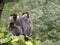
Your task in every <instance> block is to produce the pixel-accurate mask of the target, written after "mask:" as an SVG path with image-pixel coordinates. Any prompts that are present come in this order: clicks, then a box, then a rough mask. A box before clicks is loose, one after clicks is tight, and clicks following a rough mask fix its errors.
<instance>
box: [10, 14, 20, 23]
mask: <svg viewBox="0 0 60 45" xmlns="http://www.w3.org/2000/svg"><path fill="white" fill-rule="evenodd" d="M16 20H19V16H18V15H12V16H10V17H9V22H10V23H11V22H14V21H16Z"/></svg>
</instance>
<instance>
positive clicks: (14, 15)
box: [11, 13, 19, 20]
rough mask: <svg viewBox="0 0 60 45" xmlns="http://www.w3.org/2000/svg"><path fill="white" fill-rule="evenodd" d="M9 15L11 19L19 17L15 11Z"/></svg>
mask: <svg viewBox="0 0 60 45" xmlns="http://www.w3.org/2000/svg"><path fill="white" fill-rule="evenodd" d="M11 17H13V20H16V19H18V18H19V16H18V15H17V14H16V13H13V14H12V15H11Z"/></svg>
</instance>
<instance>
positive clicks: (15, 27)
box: [8, 13, 23, 36]
mask: <svg viewBox="0 0 60 45" xmlns="http://www.w3.org/2000/svg"><path fill="white" fill-rule="evenodd" d="M8 29H9V31H10V32H11V33H12V34H13V35H16V36H17V35H20V34H23V32H22V28H21V25H20V17H19V15H17V14H16V13H13V14H11V15H10V17H9V19H8Z"/></svg>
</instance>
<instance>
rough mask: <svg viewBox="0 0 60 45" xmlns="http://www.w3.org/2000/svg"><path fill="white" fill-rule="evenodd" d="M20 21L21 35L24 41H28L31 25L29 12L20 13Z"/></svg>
mask: <svg viewBox="0 0 60 45" xmlns="http://www.w3.org/2000/svg"><path fill="white" fill-rule="evenodd" d="M20 21H21V22H22V23H21V25H22V32H23V35H24V36H25V37H24V38H25V40H26V41H28V40H29V38H28V36H29V35H30V34H31V26H32V25H31V21H30V17H29V13H28V12H24V13H22V16H21V18H20Z"/></svg>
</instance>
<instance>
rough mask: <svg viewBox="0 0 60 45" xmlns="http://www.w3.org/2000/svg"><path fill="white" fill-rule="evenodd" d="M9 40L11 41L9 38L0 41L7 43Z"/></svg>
mask: <svg viewBox="0 0 60 45" xmlns="http://www.w3.org/2000/svg"><path fill="white" fill-rule="evenodd" d="M9 41H10V39H9V38H5V39H0V43H1V44H2V43H7V42H9Z"/></svg>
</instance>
